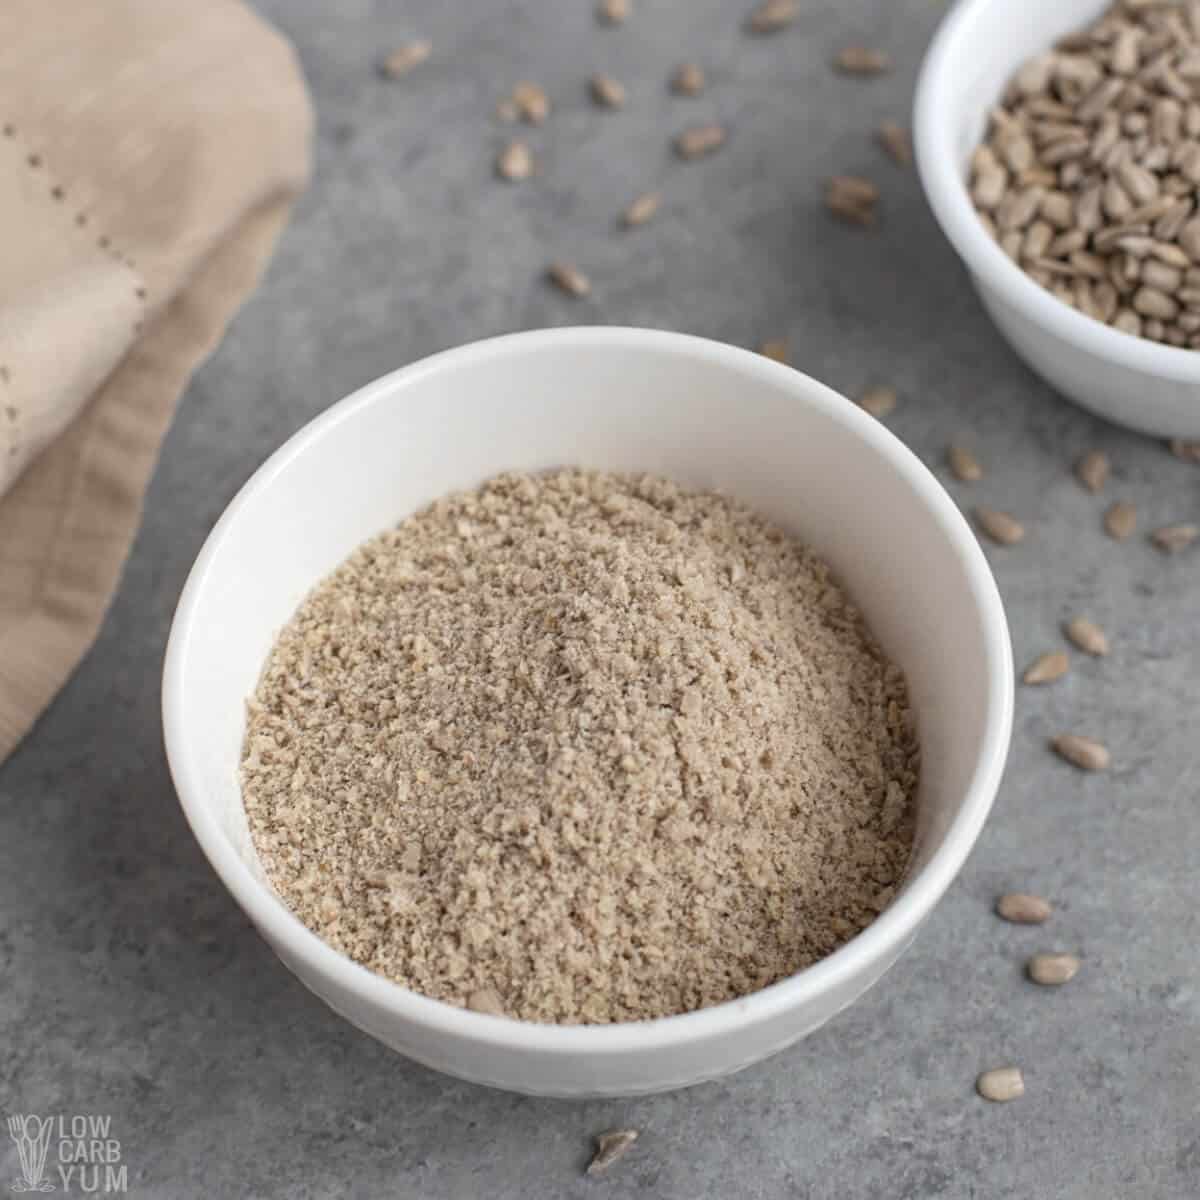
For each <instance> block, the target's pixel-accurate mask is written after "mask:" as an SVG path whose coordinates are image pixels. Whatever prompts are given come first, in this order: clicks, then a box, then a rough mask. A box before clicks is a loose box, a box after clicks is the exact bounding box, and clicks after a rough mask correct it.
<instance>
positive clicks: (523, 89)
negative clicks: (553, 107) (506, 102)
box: [512, 79, 550, 125]
mask: <svg viewBox="0 0 1200 1200" xmlns="http://www.w3.org/2000/svg"><path fill="white" fill-rule="evenodd" d="M512 102H513V104H514V105H515V106H516V109H517V113H518V114H519V115H520V116H521V117H522V118H523V119H524V120H526V121H528V122H529V124H530V125H540V124H541V123H542V122H543V121H544V120H545V119H546V118H547V117H548V116H549V115H550V99H549V97H548V96H547V95H546V93H545V92H544V91H543V90H542V89H541V88H540V87H538V85H537V84H536V83H530V82H529V80H527V79H525V80H522V81H521V82H520V83H518V84H517V86H516V87H515V88H513V94H512Z"/></svg>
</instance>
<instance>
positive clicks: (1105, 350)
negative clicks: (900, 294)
mask: <svg viewBox="0 0 1200 1200" xmlns="http://www.w3.org/2000/svg"><path fill="white" fill-rule="evenodd" d="M1108 7H1109V0H960V2H959V3H958V4H957V5H956V6H955V7H954V9H953V10H952V11H951V13H950V14H949V16H947V17H946V20H945V22H944V23H943V25H942V27H941V29H940V30H939V31H938V34H937V36H936V37H935V38H934V40H933V44H932V46H931V47H930V49H929V53H928V55H927V56H926V59H925V64H924V66H923V67H922V69H921V77H920V80H919V82H918V85H917V99H916V112H915V116H914V120H913V136H914V143H915V148H916V154H917V163H918V166H919V168H920V172H921V181H922V183H923V184H924V187H925V193H926V195H927V196H928V198H929V203H930V204H931V205H932V207H933V212H934V215H935V216H936V217H937V219H938V222H939V223H940V224H941V226H942V229H943V230H944V232H945V234H946V236H947V237H948V238H949V239H950V242H951V244H952V245H953V246H954V248H955V250H957V251H958V253H959V255H960V256H961V258H962V260H963V262H964V263H965V264H966V267H967V270H968V271H969V272H970V274H971V279H972V281H973V282H974V284H975V287H976V289H977V290H978V292H979V296H980V299H982V301H983V303H984V306H985V307H986V308H987V310H988V312H989V313H990V314H991V316H992V319H993V320H994V321H995V322H996V324H997V325H998V326H999V328H1000V332H1001V333H1003V334H1004V336H1005V337H1006V338H1007V339H1008V341H1009V343H1010V344H1011V345H1012V347H1013V349H1014V350H1016V352H1017V353H1018V354H1019V355H1020V356H1021V357H1022V358H1023V359H1024V360H1025V361H1026V362H1027V363H1028V364H1029V365H1030V366H1031V367H1032V368H1033V369H1034V370H1035V371H1037V372H1038V374H1040V375H1042V376H1043V377H1044V378H1045V379H1046V380H1048V381H1049V382H1050V383H1051V384H1052V385H1053V386H1054V387H1056V388H1057V389H1058V390H1059V391H1060V392H1062V393H1063V394H1064V395H1066V396H1068V397H1070V398H1071V399H1072V400H1074V401H1075V402H1076V403H1078V404H1081V405H1082V406H1083V407H1084V408H1088V409H1091V410H1092V411H1093V412H1095V413H1099V414H1100V415H1101V416H1103V417H1107V418H1108V419H1109V420H1111V421H1115V422H1117V423H1118V424H1120V425H1126V426H1128V427H1129V428H1130V429H1136V430H1139V431H1140V432H1142V433H1151V434H1157V435H1159V436H1161V437H1180V438H1200V351H1197V350H1180V349H1177V348H1176V347H1174V346H1164V345H1160V344H1159V343H1157V342H1151V341H1148V340H1146V339H1145V338H1138V337H1134V336H1133V335H1131V334H1128V333H1122V332H1120V331H1119V330H1116V329H1113V328H1112V327H1111V326H1108V325H1104V324H1102V323H1101V322H1099V321H1096V320H1093V319H1092V318H1091V317H1085V316H1084V315H1083V314H1082V313H1080V312H1077V311H1076V310H1075V309H1073V308H1072V307H1071V306H1070V305H1069V304H1064V303H1063V302H1062V301H1061V300H1059V299H1057V298H1056V297H1055V296H1053V295H1051V294H1050V293H1049V292H1047V291H1046V290H1045V289H1044V288H1041V287H1039V286H1038V285H1037V284H1036V283H1034V282H1033V280H1032V279H1030V278H1029V276H1027V275H1026V274H1025V272H1024V271H1022V270H1021V269H1020V267H1018V266H1017V265H1016V264H1015V263H1014V262H1013V261H1012V260H1011V259H1010V258H1009V257H1008V255H1006V254H1005V253H1004V251H1003V250H1001V249H1000V247H999V246H998V245H997V244H996V242H995V241H994V240H993V239H992V238H991V237H990V236H989V235H988V233H987V231H986V230H985V229H984V228H983V226H982V225H981V224H980V222H979V218H978V217H977V216H976V213H975V210H974V208H973V207H972V204H971V198H970V196H969V195H968V193H967V186H966V179H967V163H968V159H969V158H970V155H971V152H972V151H973V150H974V149H975V147H976V146H977V145H978V144H979V141H980V139H981V137H982V136H983V133H984V126H985V123H986V117H987V112H988V110H989V109H990V108H991V107H992V105H994V104H995V103H996V101H997V100H998V99H999V97H1000V95H1001V93H1002V92H1003V91H1004V88H1005V86H1006V85H1007V83H1008V81H1009V80H1010V79H1011V78H1012V76H1013V75H1014V74H1015V72H1016V71H1017V69H1018V68H1019V67H1020V66H1021V64H1022V63H1024V62H1025V61H1026V60H1028V59H1029V58H1032V57H1033V56H1034V55H1035V54H1039V53H1042V52H1043V51H1045V50H1047V49H1049V48H1050V46H1051V45H1052V44H1053V43H1054V42H1055V41H1056V40H1057V39H1058V38H1059V37H1061V36H1062V35H1063V34H1065V33H1068V32H1070V31H1072V30H1075V29H1080V28H1082V27H1083V26H1085V25H1087V24H1089V23H1090V22H1091V21H1093V20H1095V19H1096V17H1098V16H1099V15H1100V14H1101V13H1102V12H1103V11H1104V10H1105V9H1106V8H1108Z"/></svg>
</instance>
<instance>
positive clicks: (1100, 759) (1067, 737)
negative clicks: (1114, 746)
mask: <svg viewBox="0 0 1200 1200" xmlns="http://www.w3.org/2000/svg"><path fill="white" fill-rule="evenodd" d="M1050 745H1051V746H1052V747H1053V748H1054V751H1055V753H1056V754H1058V756H1059V757H1060V758H1065V759H1066V760H1067V762H1069V763H1070V764H1071V765H1072V766H1075V767H1078V768H1079V769H1080V770H1081V771H1106V770H1107V769H1108V766H1109V763H1110V762H1111V761H1112V760H1111V756H1110V755H1109V753H1108V748H1107V747H1106V746H1104V745H1103V744H1102V743H1100V742H1097V741H1096V740H1095V739H1094V738H1089V737H1083V736H1082V735H1081V734H1078V733H1060V734H1059V735H1058V737H1056V738H1055V739H1054V740H1053V741H1052V742H1051V743H1050Z"/></svg>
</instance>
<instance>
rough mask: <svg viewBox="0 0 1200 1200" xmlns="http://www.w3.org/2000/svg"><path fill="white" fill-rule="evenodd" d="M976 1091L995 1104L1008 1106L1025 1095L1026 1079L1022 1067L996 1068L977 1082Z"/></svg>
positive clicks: (986, 1072)
mask: <svg viewBox="0 0 1200 1200" xmlns="http://www.w3.org/2000/svg"><path fill="white" fill-rule="evenodd" d="M975 1090H976V1091H977V1092H978V1093H979V1094H980V1095H981V1096H982V1097H983V1098H984V1099H985V1100H990V1101H992V1103H993V1104H1006V1103H1007V1102H1008V1101H1010V1100H1016V1099H1018V1098H1019V1097H1021V1096H1023V1095H1025V1079H1024V1077H1023V1076H1022V1075H1021V1068H1020V1067H995V1068H993V1069H992V1070H991V1071H984V1073H983V1074H982V1075H980V1076H979V1078H978V1079H977V1080H975Z"/></svg>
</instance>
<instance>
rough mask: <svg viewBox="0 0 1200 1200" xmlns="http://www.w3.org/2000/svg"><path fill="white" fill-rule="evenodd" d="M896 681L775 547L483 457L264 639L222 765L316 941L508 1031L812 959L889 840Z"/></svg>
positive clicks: (859, 912) (711, 509)
mask: <svg viewBox="0 0 1200 1200" xmlns="http://www.w3.org/2000/svg"><path fill="white" fill-rule="evenodd" d="M917 769H918V768H917V746H916V739H915V733H914V728H913V719H912V716H911V713H910V710H909V707H908V700H907V692H906V687H905V682H904V679H903V676H902V674H901V672H900V671H899V670H898V669H897V668H896V667H895V666H894V665H893V664H891V663H890V662H889V661H888V660H887V659H886V658H885V657H884V655H883V653H882V651H881V650H880V648H879V646H878V645H877V644H876V642H875V640H874V639H873V637H872V635H871V633H870V631H869V630H868V629H867V628H866V626H865V624H864V622H863V619H862V617H861V616H860V614H859V613H858V611H857V610H856V609H855V608H854V606H853V605H852V604H851V602H850V601H849V600H848V599H847V597H846V595H845V593H844V592H843V591H842V590H841V588H840V587H839V586H838V585H837V584H836V583H835V582H834V581H833V579H832V578H831V577H830V573H829V570H828V568H827V567H826V566H825V564H824V563H823V562H821V561H820V559H818V558H817V557H815V556H814V555H813V554H812V553H811V552H810V551H809V550H807V549H806V548H805V547H804V546H802V545H800V544H799V543H797V542H796V541H794V540H793V539H791V538H790V537H789V536H788V535H786V534H785V533H784V532H783V531H782V530H780V529H778V528H776V527H775V526H773V525H771V524H770V523H769V522H767V521H766V520H764V519H763V518H762V517H760V516H757V515H756V514H754V513H752V512H750V511H749V510H748V509H746V508H744V507H742V506H741V505H739V504H737V503H735V502H733V501H731V500H730V499H728V498H726V497H724V496H721V495H714V494H704V493H697V492H690V491H686V490H684V489H683V488H680V487H678V486H676V485H675V484H673V483H671V482H668V481H667V480H665V479H661V478H655V477H652V476H634V475H613V474H602V473H597V472H592V471H583V470H563V471H559V472H557V473H551V474H546V475H538V476H530V475H518V474H506V475H501V476H498V477H497V478H495V479H493V480H491V481H490V482H488V483H486V484H485V485H484V486H482V487H481V488H479V489H477V490H475V491H470V492H464V493H461V494H457V495H452V496H449V497H447V498H445V499H442V500H439V501H438V502H437V503H435V504H433V505H431V506H430V507H429V508H427V509H425V510H424V511H422V512H419V513H417V514H416V515H415V516H412V517H410V518H408V519H407V520H405V521H403V522H402V523H401V524H400V525H399V526H397V527H396V528H395V529H392V530H390V531H389V532H387V533H384V534H382V535H380V536H378V537H376V538H374V539H373V540H371V541H369V542H367V543H366V544H365V545H363V546H361V547H360V548H359V549H358V550H357V551H355V553H354V554H352V555H351V556H350V558H349V559H348V560H347V561H346V562H345V563H344V564H343V565H342V566H341V567H339V568H338V569H337V570H336V571H335V572H334V573H333V574H332V575H330V576H329V577H328V578H327V579H326V580H325V581H324V582H322V583H321V584H320V585H319V586H318V587H317V588H316V589H315V590H314V591H313V592H312V593H311V594H310V595H309V597H308V598H307V599H306V600H305V601H304V603H303V604H302V605H301V606H300V608H299V610H298V611H297V612H296V614H295V616H294V617H293V618H292V620H291V622H290V623H289V624H288V626H287V627H286V628H285V629H284V630H283V632H282V633H281V634H280V635H279V638H278V640H277V642H276V644H275V647H274V649H273V650H272V652H271V655H270V658H269V660H268V663H267V666H266V669H265V672H264V674H263V677H262V680H261V682H260V684H259V687H258V690H257V692H256V695H255V697H254V699H253V700H252V701H251V702H250V717H249V727H248V732H247V736H246V744H245V750H244V757H243V762H242V779H243V790H244V795H245V801H246V810H247V814H248V818H249V823H250V829H251V832H252V836H253V839H254V844H255V846H256V848H257V850H258V853H259V856H260V858H261V861H262V864H263V866H264V868H265V870H266V873H267V875H268V877H269V879H270V881H271V883H272V884H273V886H274V887H275V889H276V891H277V892H278V893H279V895H280V896H281V897H282V898H283V900H284V901H285V902H286V903H287V904H288V905H289V906H290V907H291V908H292V909H293V911H294V912H295V913H296V914H297V915H298V916H299V917H300V919H301V920H303V921H304V923H305V924H306V925H308V927H309V928H310V929H312V930H313V931H314V932H316V933H318V934H319V935H320V936H321V937H322V938H324V939H325V940H326V941H327V942H329V943H330V944H331V945H333V946H334V947H336V948H337V949H339V950H341V951H342V952H343V953H345V954H347V955H349V956H350V957H351V958H353V959H355V960H356V961H358V962H360V963H362V964H364V965H366V966H368V967H370V968H372V969H373V970H375V971H378V972H379V973H381V974H382V975H385V976H387V977H388V978H390V979H393V980H395V981H397V982H398V983H401V984H404V985H405V986H407V987H410V988H413V989H415V990H416V991H419V992H422V993H424V994H425V995H428V996H433V997H436V998H438V999H441V1000H445V1001H449V1002H450V1003H453V1004H459V1005H467V1006H469V1007H472V1008H476V1009H480V1010H483V1011H490V1012H503V1013H506V1014H508V1015H510V1016H513V1017H518V1018H523V1019H526V1020H533V1021H548V1022H561V1023H580V1022H609V1021H621V1020H633V1019H639V1018H648V1017H659V1016H665V1015H668V1014H672V1013H682V1012H687V1011H690V1010H692V1009H697V1008H701V1007H703V1006H705V1005H710V1004H716V1003H718V1002H720V1001H723V1000H729V999H732V998H734V997H737V996H741V995H744V994H746V993H748V992H751V991H754V990H756V989H758V988H761V987H763V986H765V985H766V984H770V983H773V982H775V981H776V980H779V979H781V978H783V977H784V976H786V975H788V974H790V973H792V972H794V971H796V970H798V969H799V968H801V967H804V966H807V965H809V964H810V963H813V962H815V961H816V960H817V959H819V958H821V957H823V956H824V955H826V954H828V953H830V952H831V951H832V950H834V949H835V948H836V947H838V946H839V945H840V944H842V943H843V942H845V941H846V940H847V939H848V938H850V937H852V936H853V935H854V934H856V933H857V932H858V931H859V930H861V929H862V928H863V927H864V926H866V925H867V924H868V923H869V922H870V921H872V920H873V919H874V918H875V916H876V915H877V914H878V913H879V912H880V911H881V910H882V909H883V908H884V907H885V906H886V905H887V904H888V902H889V901H890V900H891V898H892V896H893V894H894V892H895V890H896V888H897V885H898V884H899V882H900V880H901V877H902V875H903V873H904V870H905V868H906V865H907V861H908V857H909V852H910V849H911V845H912V839H913V814H912V804H911V797H912V793H913V791H914V788H915V785H916V777H917Z"/></svg>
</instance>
